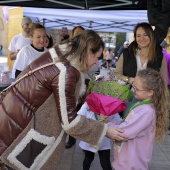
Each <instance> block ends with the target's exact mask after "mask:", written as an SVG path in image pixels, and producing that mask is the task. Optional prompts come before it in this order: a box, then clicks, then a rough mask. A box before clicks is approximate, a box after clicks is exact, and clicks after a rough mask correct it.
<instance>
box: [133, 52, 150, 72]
mask: <svg viewBox="0 0 170 170" xmlns="http://www.w3.org/2000/svg"><path fill="white" fill-rule="evenodd" d="M139 54H140V52H139V50H138V51H137V53H136V62H137V71H139V70H143V69H146V67H147V63H148V60H146V61H145V63H144V64H143V66H142V63H141V60H140V56H139Z"/></svg>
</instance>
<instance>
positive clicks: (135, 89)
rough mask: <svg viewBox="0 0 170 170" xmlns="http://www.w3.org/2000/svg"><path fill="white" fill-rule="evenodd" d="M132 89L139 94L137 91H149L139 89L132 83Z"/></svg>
mask: <svg viewBox="0 0 170 170" xmlns="http://www.w3.org/2000/svg"><path fill="white" fill-rule="evenodd" d="M132 88H133V90H134V92H137V91H148V90H143V89H138V88H137V87H136V86H135V85H134V84H133V83H132Z"/></svg>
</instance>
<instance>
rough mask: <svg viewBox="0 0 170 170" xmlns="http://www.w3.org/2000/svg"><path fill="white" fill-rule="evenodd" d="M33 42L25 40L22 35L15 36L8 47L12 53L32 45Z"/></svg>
mask: <svg viewBox="0 0 170 170" xmlns="http://www.w3.org/2000/svg"><path fill="white" fill-rule="evenodd" d="M31 43H32V41H31V39H30V38H25V37H23V36H22V34H18V35H15V36H14V37H13V38H12V40H11V42H10V44H9V47H8V50H10V51H12V52H15V53H16V52H17V50H20V49H22V47H24V46H25V45H28V44H31Z"/></svg>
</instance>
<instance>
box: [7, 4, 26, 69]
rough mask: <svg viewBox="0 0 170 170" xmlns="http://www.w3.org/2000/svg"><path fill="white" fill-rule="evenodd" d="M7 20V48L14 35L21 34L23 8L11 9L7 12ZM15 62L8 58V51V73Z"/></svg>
mask: <svg viewBox="0 0 170 170" xmlns="http://www.w3.org/2000/svg"><path fill="white" fill-rule="evenodd" d="M8 13H9V19H8V46H9V44H10V42H11V40H12V38H13V36H14V35H17V34H20V33H21V32H22V27H21V20H22V18H23V8H22V7H15V8H11V9H9V11H8ZM14 61H15V60H11V59H10V57H9V51H8V62H7V63H8V67H9V69H10V71H12V67H13V64H14Z"/></svg>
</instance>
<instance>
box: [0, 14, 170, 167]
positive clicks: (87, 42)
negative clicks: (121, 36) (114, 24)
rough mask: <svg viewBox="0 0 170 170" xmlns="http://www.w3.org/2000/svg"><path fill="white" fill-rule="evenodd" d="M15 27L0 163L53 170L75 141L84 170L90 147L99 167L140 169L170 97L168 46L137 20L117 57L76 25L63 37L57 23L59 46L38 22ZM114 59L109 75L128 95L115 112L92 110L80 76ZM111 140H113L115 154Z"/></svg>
mask: <svg viewBox="0 0 170 170" xmlns="http://www.w3.org/2000/svg"><path fill="white" fill-rule="evenodd" d="M21 26H22V33H21V34H19V35H16V36H14V37H13V39H12V40H11V43H10V45H9V55H10V59H11V60H15V62H14V65H13V70H12V78H14V79H15V82H14V83H13V84H12V85H11V86H10V87H9V89H8V90H7V91H6V93H5V95H4V96H2V98H1V102H0V113H1V115H2V116H1V119H0V160H1V162H0V165H1V168H2V166H4V167H6V168H8V169H11V170H12V169H27V168H28V167H32V169H41V170H43V169H44V170H45V169H51V170H55V169H57V167H58V165H59V163H60V161H61V157H62V154H63V151H64V148H67V149H68V148H70V147H72V146H73V145H74V144H75V143H76V139H79V140H80V143H79V146H80V148H82V149H83V151H84V160H83V164H82V167H83V170H89V169H90V166H91V163H92V161H93V160H94V155H95V153H97V152H98V154H99V157H100V163H101V167H102V168H103V170H112V169H115V170H125V169H128V170H132V169H135V170H140V169H142V170H147V169H148V166H149V163H150V161H151V158H152V150H153V141H154V140H155V141H162V140H163V139H164V138H165V136H166V131H167V130H168V121H169V108H168V107H169V102H170V101H169V100H170V99H169V96H168V94H169V92H168V88H169V86H170V67H169V66H170V63H169V61H170V58H169V56H170V55H169V54H168V53H167V51H166V47H167V44H166V45H165V44H161V45H159V44H158V43H157V42H156V37H155V34H154V31H153V28H152V27H151V25H150V24H148V23H139V24H137V25H136V26H135V27H134V41H133V42H131V43H129V41H125V42H124V43H123V46H121V47H120V49H119V51H118V54H116V55H115V54H114V53H113V51H112V49H110V48H108V49H107V50H106V48H105V44H104V42H103V41H102V38H101V37H100V36H99V35H98V34H97V33H96V32H95V31H93V30H85V29H84V28H83V27H82V26H77V27H74V28H73V29H72V31H71V34H70V35H69V31H68V29H67V28H66V27H63V28H62V29H61V40H60V43H58V44H53V38H52V36H51V35H50V34H48V33H47V32H46V29H45V27H44V26H42V25H41V24H39V23H32V21H31V19H30V18H28V17H24V18H23V19H22V22H21ZM161 46H162V47H161ZM162 48H163V49H162ZM105 50H106V51H105ZM115 57H117V58H118V61H117V64H116V65H115V69H114V73H115V76H116V79H117V80H121V81H123V82H124V84H128V85H129V86H128V87H129V91H131V92H132V96H133V100H132V101H130V102H128V103H126V106H127V108H126V110H124V112H123V116H122V117H120V116H119V113H116V114H115V115H113V116H104V115H103V114H102V113H100V114H99V115H96V113H95V112H93V111H92V110H91V109H90V106H89V105H88V103H87V102H86V100H85V99H86V96H88V95H89V94H88V93H87V92H89V91H87V89H88V86H89V84H88V83H86V84H85V75H87V73H89V72H90V70H91V69H92V68H93V67H94V65H97V64H98V63H99V60H100V59H101V58H105V60H106V68H107V69H109V67H110V66H111V65H112V61H113V60H114V58H115ZM88 82H89V81H88ZM119 85H120V84H119ZM121 86H123V85H121ZM169 89H170V88H169ZM82 96H83V97H82ZM80 98H83V101H82V100H81V102H80ZM103 122H105V123H103ZM66 134H68V135H69V136H68V141H67V142H66ZM110 140H114V141H115V142H114V153H111V152H110V150H111V145H110ZM32 141H34V142H32ZM146 141H147V142H146ZM143 145H145V149H143V147H141V146H143ZM96 146H97V147H96ZM29 147H33V148H36V150H35V151H32V150H30V149H28V148H29ZM111 154H113V155H114V160H113V162H112V163H111V161H110V155H111ZM24 157H25V159H24ZM1 168H0V169H1Z"/></svg>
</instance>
